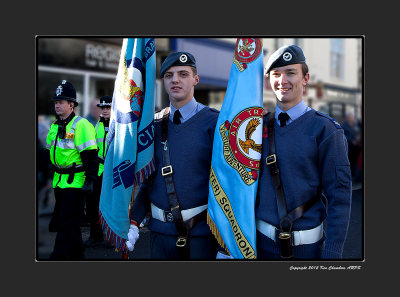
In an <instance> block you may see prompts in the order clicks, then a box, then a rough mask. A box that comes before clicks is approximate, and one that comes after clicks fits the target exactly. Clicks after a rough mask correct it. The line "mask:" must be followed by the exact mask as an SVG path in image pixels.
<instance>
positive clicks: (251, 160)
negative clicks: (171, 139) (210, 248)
mask: <svg viewBox="0 0 400 297" xmlns="http://www.w3.org/2000/svg"><path fill="white" fill-rule="evenodd" d="M262 53H263V45H262V41H261V40H260V39H258V38H238V39H237V42H236V47H235V53H234V57H233V63H232V67H231V72H230V75H229V82H228V87H227V90H226V94H225V98H224V102H223V104H222V107H221V111H220V113H219V117H218V121H217V126H216V128H215V134H214V144H213V152H212V161H211V172H210V182H209V197H208V215H207V220H208V224H209V226H210V229H211V231H212V233H213V234H214V235H215V237H216V238H217V240H218V242H219V243H220V245H221V246H223V247H224V248H226V249H227V250H228V251H229V252H230V254H231V255H232V256H233V257H234V258H235V259H243V258H244V259H255V258H256V256H257V253H256V224H255V200H256V194H257V184H258V176H259V174H258V173H259V169H260V159H261V142H262V127H263V122H262V121H263V119H262V115H263V68H264V66H263V60H264V59H263V54H262Z"/></svg>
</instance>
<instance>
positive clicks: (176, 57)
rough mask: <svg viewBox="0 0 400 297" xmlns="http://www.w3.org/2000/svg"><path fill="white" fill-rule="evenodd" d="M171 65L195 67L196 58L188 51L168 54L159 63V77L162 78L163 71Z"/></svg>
mask: <svg viewBox="0 0 400 297" xmlns="http://www.w3.org/2000/svg"><path fill="white" fill-rule="evenodd" d="M172 66H191V67H195V68H196V59H195V58H194V57H193V55H192V54H190V53H188V52H176V53H172V54H169V56H168V57H167V58H166V59H165V60H164V62H163V63H162V65H161V69H160V77H161V78H162V77H163V76H164V73H165V71H167V70H168V68H170V67H172Z"/></svg>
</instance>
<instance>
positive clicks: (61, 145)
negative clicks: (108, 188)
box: [46, 116, 97, 188]
mask: <svg viewBox="0 0 400 297" xmlns="http://www.w3.org/2000/svg"><path fill="white" fill-rule="evenodd" d="M57 132H58V125H57V124H55V123H53V124H52V125H51V127H50V130H49V134H48V135H47V141H46V148H47V149H49V150H50V160H51V163H52V164H53V165H54V166H55V167H57V168H63V169H65V168H71V167H73V166H80V165H82V160H81V157H80V152H82V151H84V150H87V149H97V146H96V139H95V132H94V128H93V126H92V124H90V123H89V121H88V120H86V119H85V118H82V117H80V116H75V117H74V118H72V120H71V121H70V122H69V123H68V124H67V127H66V134H65V138H64V139H60V138H59V137H58V135H57ZM68 178H69V180H68ZM84 181H85V173H84V172H77V173H75V174H74V176H73V178H71V177H70V175H69V174H60V173H57V172H55V173H54V177H53V188H55V187H59V188H82V186H83V183H84Z"/></svg>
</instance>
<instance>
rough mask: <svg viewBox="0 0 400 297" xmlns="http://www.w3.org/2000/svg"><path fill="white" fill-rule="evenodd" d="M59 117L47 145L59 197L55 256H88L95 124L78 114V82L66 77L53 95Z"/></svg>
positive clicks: (55, 215)
mask: <svg viewBox="0 0 400 297" xmlns="http://www.w3.org/2000/svg"><path fill="white" fill-rule="evenodd" d="M53 101H54V106H55V112H56V121H55V122H54V123H53V124H52V125H51V127H50V130H49V134H48V136H47V140H46V141H47V144H46V148H47V149H48V150H49V153H50V161H51V163H52V165H53V170H54V177H53V188H54V194H55V199H56V204H55V207H54V212H53V218H52V225H53V228H54V229H55V231H57V236H56V240H55V244H54V249H53V252H52V254H51V256H50V258H51V259H54V260H79V259H83V258H84V250H83V245H82V234H81V230H80V206H81V200H82V199H83V196H82V193H83V192H82V191H83V190H85V191H89V192H90V191H92V190H93V181H94V179H95V177H96V175H97V172H98V162H97V146H96V139H95V133H94V127H93V126H92V125H91V124H90V123H89V122H88V121H87V120H86V119H84V118H82V117H80V116H76V115H75V112H74V108H75V107H76V106H77V105H78V102H77V100H76V90H75V88H74V86H73V85H72V84H71V83H70V82H68V81H66V80H63V81H62V83H61V84H60V85H59V86H58V87H57V90H56V93H55V95H54V97H53Z"/></svg>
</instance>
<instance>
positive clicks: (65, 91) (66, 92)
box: [53, 79, 79, 106]
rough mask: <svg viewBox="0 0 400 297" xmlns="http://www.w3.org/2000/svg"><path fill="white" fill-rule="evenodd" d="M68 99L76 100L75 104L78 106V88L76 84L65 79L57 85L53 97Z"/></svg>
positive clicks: (54, 98) (55, 99)
mask: <svg viewBox="0 0 400 297" xmlns="http://www.w3.org/2000/svg"><path fill="white" fill-rule="evenodd" d="M58 100H67V101H71V102H74V104H75V106H78V105H79V104H78V101H77V100H76V90H75V88H74V86H73V85H72V84H71V83H70V82H69V81H66V80H65V79H64V80H63V81H62V82H61V85H59V86H58V87H57V90H56V93H55V95H54V97H53V101H58Z"/></svg>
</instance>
